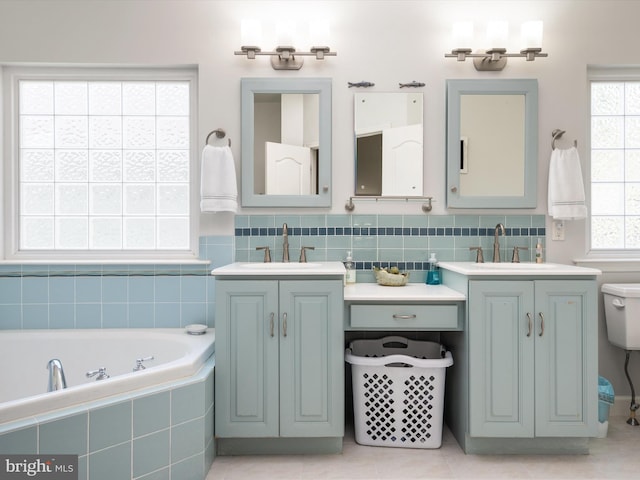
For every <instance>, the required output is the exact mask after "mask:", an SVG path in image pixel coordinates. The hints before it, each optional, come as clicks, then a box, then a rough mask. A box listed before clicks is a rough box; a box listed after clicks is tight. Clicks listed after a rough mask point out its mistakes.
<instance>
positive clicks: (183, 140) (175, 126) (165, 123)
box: [157, 117, 189, 149]
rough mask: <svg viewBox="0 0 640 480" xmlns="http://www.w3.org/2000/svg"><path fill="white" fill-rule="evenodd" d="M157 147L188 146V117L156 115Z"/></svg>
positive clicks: (183, 147) (182, 147)
mask: <svg viewBox="0 0 640 480" xmlns="http://www.w3.org/2000/svg"><path fill="white" fill-rule="evenodd" d="M157 124H158V141H157V146H158V148H181V149H185V148H189V118H188V117H158V122H157Z"/></svg>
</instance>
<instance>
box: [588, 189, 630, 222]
mask: <svg viewBox="0 0 640 480" xmlns="http://www.w3.org/2000/svg"><path fill="white" fill-rule="evenodd" d="M591 200H592V206H591V213H592V214H593V215H624V183H594V184H593V185H592V186H591Z"/></svg>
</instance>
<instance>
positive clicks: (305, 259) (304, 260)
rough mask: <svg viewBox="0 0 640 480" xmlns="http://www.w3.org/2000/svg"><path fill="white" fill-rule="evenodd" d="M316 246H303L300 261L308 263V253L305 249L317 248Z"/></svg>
mask: <svg viewBox="0 0 640 480" xmlns="http://www.w3.org/2000/svg"><path fill="white" fill-rule="evenodd" d="M315 249H316V247H302V248H301V249H300V260H299V262H300V263H307V255H306V253H305V250H315Z"/></svg>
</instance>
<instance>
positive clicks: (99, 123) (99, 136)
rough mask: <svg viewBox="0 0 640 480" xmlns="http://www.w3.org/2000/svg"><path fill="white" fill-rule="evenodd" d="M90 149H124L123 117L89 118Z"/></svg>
mask: <svg viewBox="0 0 640 480" xmlns="http://www.w3.org/2000/svg"><path fill="white" fill-rule="evenodd" d="M89 148H122V117H114V116H109V117H107V116H101V117H89Z"/></svg>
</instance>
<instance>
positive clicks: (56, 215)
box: [7, 70, 197, 259]
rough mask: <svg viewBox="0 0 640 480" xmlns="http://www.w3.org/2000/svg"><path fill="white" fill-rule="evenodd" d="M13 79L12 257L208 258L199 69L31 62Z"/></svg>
mask: <svg viewBox="0 0 640 480" xmlns="http://www.w3.org/2000/svg"><path fill="white" fill-rule="evenodd" d="M7 83H10V84H11V86H12V91H11V93H12V97H13V104H14V105H15V107H16V109H15V110H14V111H13V112H12V116H11V121H12V122H13V124H14V125H15V128H16V129H17V134H16V135H15V136H16V138H15V143H14V145H13V147H14V148H12V152H11V153H12V158H13V162H12V164H13V171H12V175H10V178H11V182H12V187H13V189H14V190H13V192H14V193H13V195H12V200H13V208H12V211H11V217H12V219H13V224H14V227H13V231H12V232H11V233H12V235H11V242H10V246H11V248H10V250H12V252H9V255H11V254H14V255H16V256H18V257H24V258H32V257H37V256H42V255H44V256H48V257H51V256H52V255H54V256H55V255H58V256H59V255H63V256H64V255H66V256H69V257H71V258H75V257H76V256H86V257H88V258H92V257H95V258H98V257H100V258H103V257H106V258H123V259H125V258H128V257H134V258H140V257H141V256H142V257H143V258H144V257H145V256H149V257H150V258H153V257H155V258H158V257H160V256H161V257H162V258H166V255H169V257H176V258H179V257H185V258H186V257H193V256H194V255H195V254H197V248H196V247H197V233H195V232H194V223H195V222H194V217H195V216H196V215H195V214H194V212H196V213H197V208H194V193H196V192H194V191H193V187H192V185H193V182H192V179H193V171H194V168H193V154H192V151H191V150H192V148H191V146H192V144H193V143H194V142H193V131H194V128H193V123H194V122H193V121H192V118H193V110H194V108H193V105H194V103H193V100H194V99H193V96H194V93H193V92H194V91H195V88H194V83H195V82H194V77H193V75H192V74H191V73H190V72H188V71H179V72H175V71H171V72H167V71H164V70H162V71H161V70H158V71H151V72H131V71H129V70H124V71H112V72H110V73H109V74H108V75H105V72H97V71H77V70H76V71H74V72H61V71H60V70H56V71H55V72H54V71H49V72H47V71H45V72H43V71H38V72H36V73H32V72H30V71H28V70H21V71H17V72H15V74H14V75H12V76H11V81H10V82H7ZM195 201H197V199H195Z"/></svg>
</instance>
